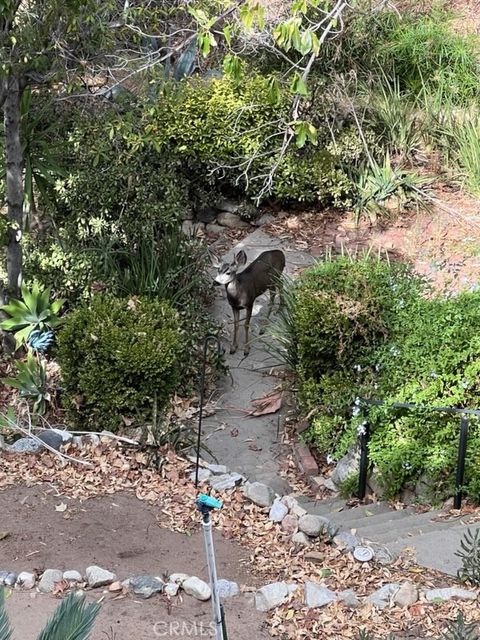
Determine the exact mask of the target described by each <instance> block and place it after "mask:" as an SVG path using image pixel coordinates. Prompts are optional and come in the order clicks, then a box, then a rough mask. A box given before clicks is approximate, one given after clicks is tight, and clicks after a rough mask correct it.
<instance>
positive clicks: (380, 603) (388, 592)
mask: <svg viewBox="0 0 480 640" xmlns="http://www.w3.org/2000/svg"><path fill="white" fill-rule="evenodd" d="M399 588H400V585H399V584H397V583H395V582H390V583H389V584H385V585H384V586H383V587H381V589H377V591H374V592H373V593H371V594H370V595H369V596H368V598H367V602H369V603H370V604H373V606H374V607H377V609H385V607H387V606H388V605H389V604H390V600H391V599H392V596H393V595H394V594H395V593H396V592H397V591H398V590H399Z"/></svg>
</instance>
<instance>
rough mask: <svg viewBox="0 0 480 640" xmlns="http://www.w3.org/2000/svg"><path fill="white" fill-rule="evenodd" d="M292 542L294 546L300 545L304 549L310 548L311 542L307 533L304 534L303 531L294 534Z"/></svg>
mask: <svg viewBox="0 0 480 640" xmlns="http://www.w3.org/2000/svg"><path fill="white" fill-rule="evenodd" d="M292 542H293V543H294V544H299V545H301V546H302V547H308V545H309V544H310V543H311V540H310V538H309V537H308V536H307V535H306V534H305V533H303V531H297V533H294V534H293V536H292Z"/></svg>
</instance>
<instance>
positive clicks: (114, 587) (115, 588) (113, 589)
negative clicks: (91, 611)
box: [108, 580, 130, 593]
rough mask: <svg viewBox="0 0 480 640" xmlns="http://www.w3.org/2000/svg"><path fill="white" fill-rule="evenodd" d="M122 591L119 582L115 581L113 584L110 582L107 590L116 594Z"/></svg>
mask: <svg viewBox="0 0 480 640" xmlns="http://www.w3.org/2000/svg"><path fill="white" fill-rule="evenodd" d="M129 584H130V583H129ZM122 589H123V586H122V583H121V582H120V580H116V581H115V582H112V584H110V585H109V586H108V590H109V591H110V592H111V593H116V592H117V591H121V590H122Z"/></svg>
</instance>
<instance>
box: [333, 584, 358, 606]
mask: <svg viewBox="0 0 480 640" xmlns="http://www.w3.org/2000/svg"><path fill="white" fill-rule="evenodd" d="M338 599H339V600H340V602H343V604H344V605H346V606H347V607H349V608H350V609H356V608H357V607H358V605H359V604H360V601H359V600H358V598H357V595H356V593H355V591H354V590H353V589H345V590H344V591H340V593H339V594H338Z"/></svg>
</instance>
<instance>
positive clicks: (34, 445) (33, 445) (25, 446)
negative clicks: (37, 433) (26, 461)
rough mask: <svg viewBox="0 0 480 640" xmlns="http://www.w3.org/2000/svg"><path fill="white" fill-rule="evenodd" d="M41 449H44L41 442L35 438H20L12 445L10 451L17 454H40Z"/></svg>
mask: <svg viewBox="0 0 480 640" xmlns="http://www.w3.org/2000/svg"><path fill="white" fill-rule="evenodd" d="M40 449H43V445H42V443H41V442H38V441H37V440H34V439H33V438H19V439H18V440H16V441H15V442H14V443H13V444H11V445H10V447H9V449H8V450H9V451H13V452H15V453H38V451H40Z"/></svg>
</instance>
